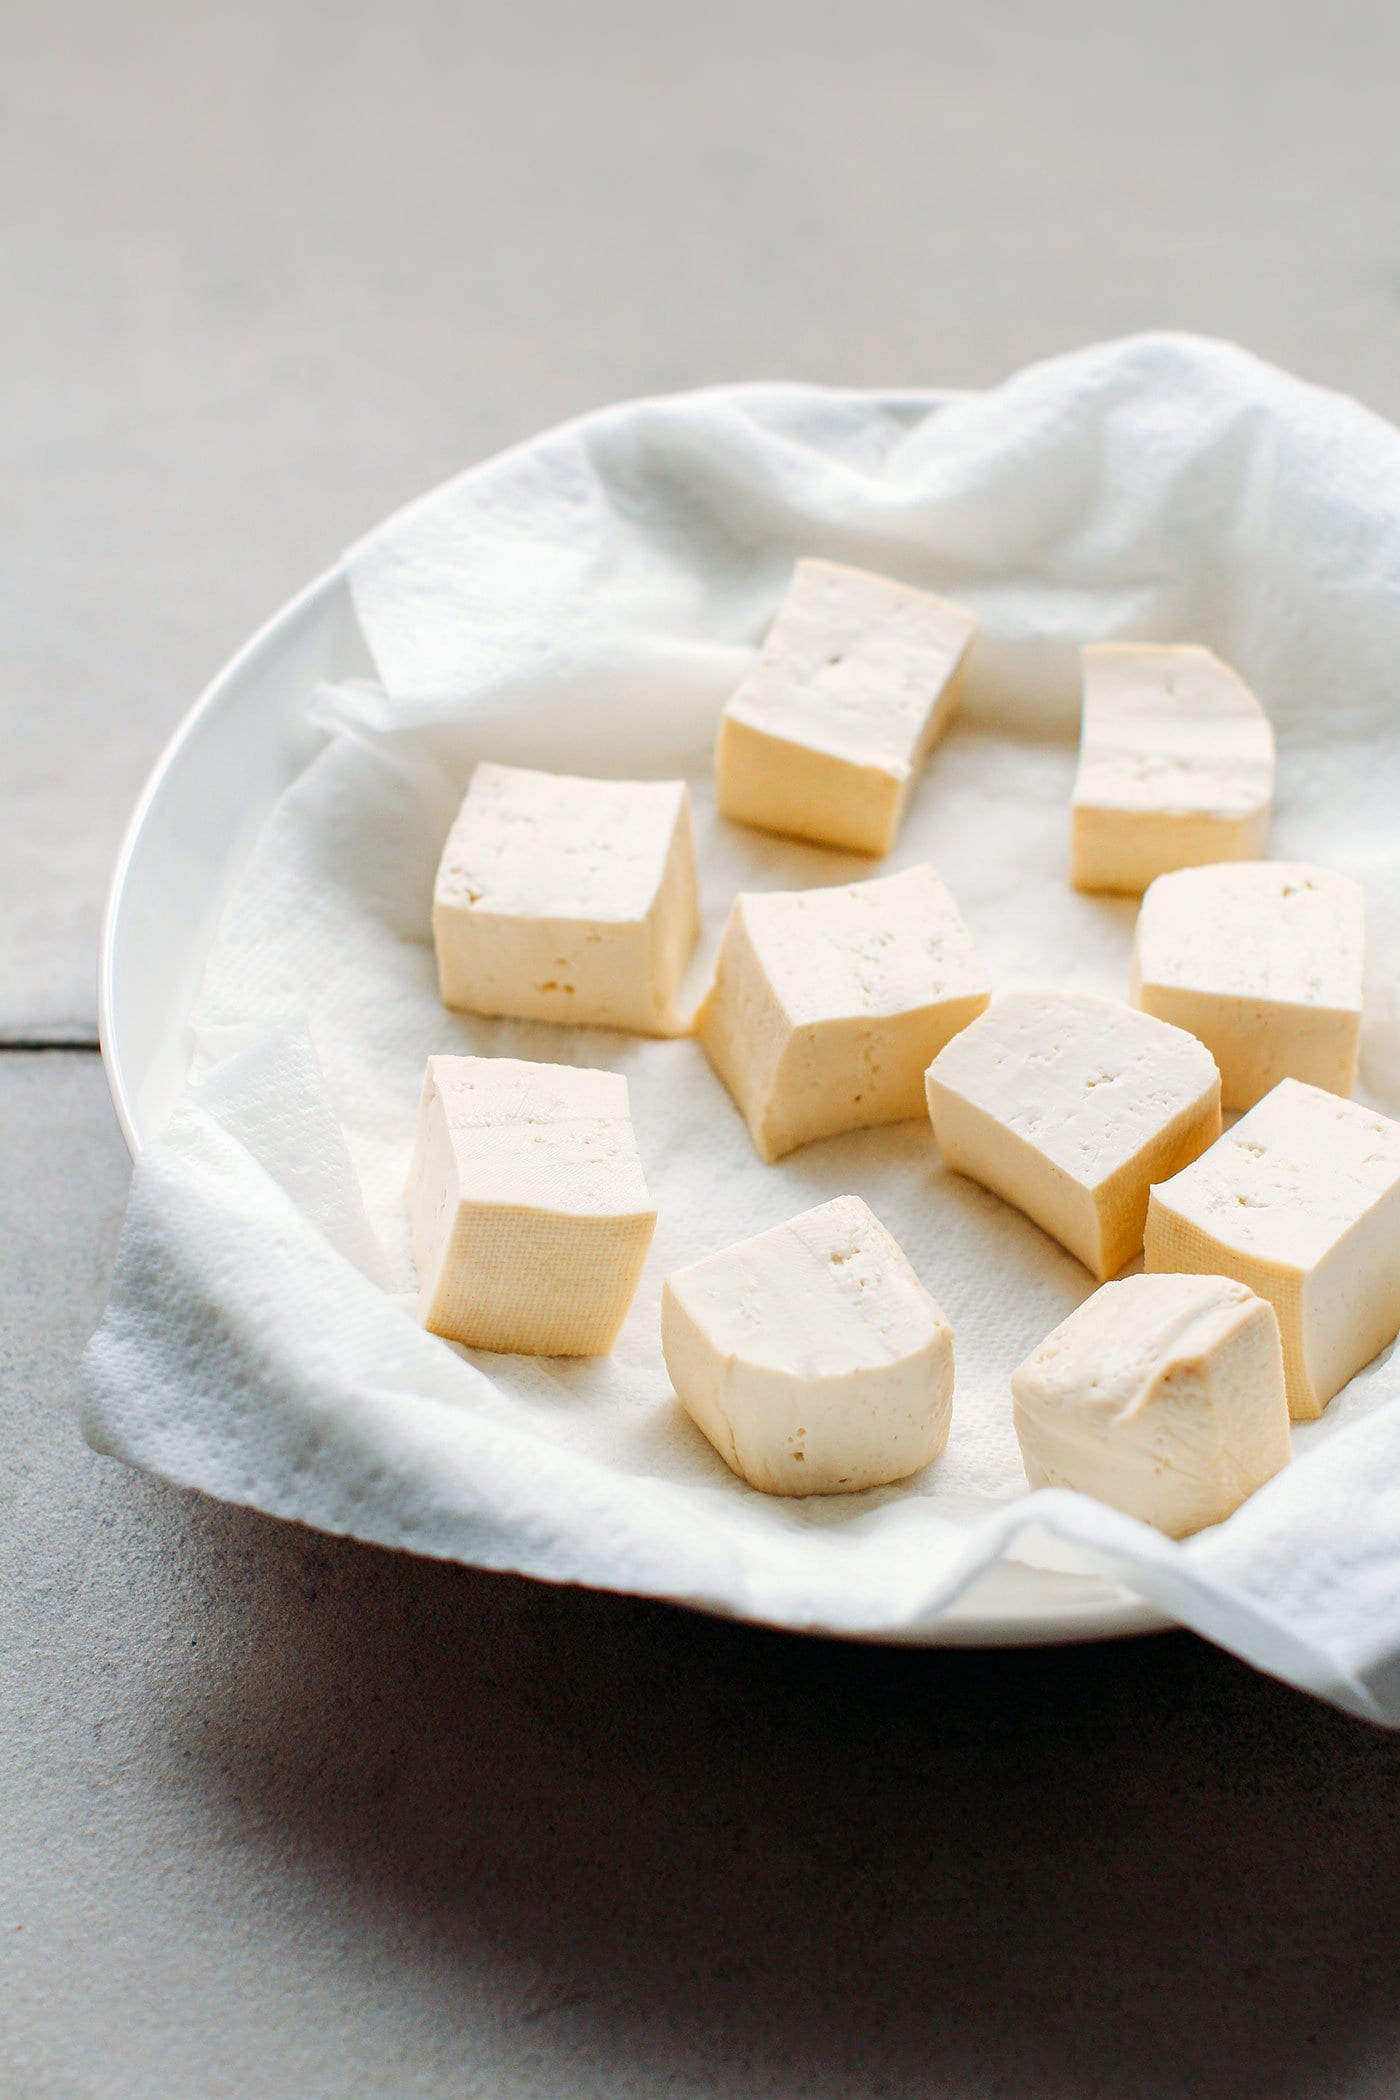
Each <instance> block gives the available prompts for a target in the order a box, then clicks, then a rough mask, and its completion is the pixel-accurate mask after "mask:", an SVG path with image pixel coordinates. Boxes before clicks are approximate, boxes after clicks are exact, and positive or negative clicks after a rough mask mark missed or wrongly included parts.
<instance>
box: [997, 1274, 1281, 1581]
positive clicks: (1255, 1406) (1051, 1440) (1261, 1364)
mask: <svg viewBox="0 0 1400 2100" xmlns="http://www.w3.org/2000/svg"><path fill="white" fill-rule="evenodd" d="M1011 1396H1012V1401H1013V1403H1014V1407H1013V1413H1014V1420H1015V1425H1016V1439H1017V1442H1018V1443H1019V1444H1020V1446H1021V1456H1022V1458H1023V1460H1024V1461H1025V1467H1026V1478H1027V1480H1029V1482H1030V1484H1031V1486H1032V1487H1033V1488H1041V1487H1064V1488H1075V1489H1077V1490H1078V1491H1079V1493H1080V1494H1082V1495H1094V1496H1096V1497H1097V1498H1098V1500H1099V1501H1100V1502H1107V1503H1109V1504H1110V1505H1111V1507H1112V1508H1114V1509H1121V1510H1124V1511H1126V1513H1127V1514H1128V1516H1130V1517H1140V1518H1141V1519H1142V1521H1143V1523H1144V1524H1153V1525H1155V1526H1156V1528H1157V1529H1158V1530H1159V1531H1164V1532H1166V1533H1167V1535H1168V1537H1169V1538H1175V1539H1179V1538H1185V1537H1186V1536H1187V1534H1188V1533H1189V1532H1193V1531H1200V1530H1202V1529H1203V1528H1204V1526H1206V1525H1207V1524H1220V1523H1223V1521H1224V1520H1225V1518H1226V1517H1228V1516H1229V1515H1230V1513H1231V1511H1232V1510H1236V1509H1238V1508H1239V1506H1240V1504H1241V1503H1242V1502H1243V1501H1245V1500H1246V1498H1247V1497H1248V1496H1250V1495H1252V1494H1253V1493H1254V1490H1255V1489H1256V1488H1259V1487H1262V1486H1263V1485H1264V1482H1265V1481H1266V1480H1272V1478H1273V1476H1274V1474H1275V1473H1277V1472H1278V1471H1279V1470H1280V1469H1281V1468H1282V1467H1283V1466H1286V1465H1287V1463H1288V1458H1289V1437H1288V1399H1287V1395H1286V1394H1285V1392H1284V1384H1283V1351H1282V1349H1281V1348H1280V1346H1279V1333H1278V1320H1277V1318H1276V1317H1275V1315H1274V1309H1273V1307H1272V1306H1271V1305H1270V1304H1269V1303H1268V1302H1267V1300H1265V1299H1263V1298H1257V1297H1256V1296H1255V1295H1254V1293H1253V1291H1250V1290H1246V1289H1245V1287H1244V1285H1243V1284H1242V1283H1231V1282H1230V1281H1228V1279H1227V1278H1225V1277H1223V1276H1125V1277H1124V1278H1123V1279H1122V1281H1121V1282H1119V1283H1106V1284H1104V1286H1103V1288H1102V1289H1101V1290H1097V1291H1095V1293H1094V1295H1093V1297H1092V1298H1086V1299H1085V1301H1084V1303H1083V1304H1082V1305H1081V1306H1080V1307H1079V1308H1078V1309H1077V1311H1075V1312H1072V1313H1071V1314H1070V1316H1069V1318H1068V1319H1067V1320H1065V1321H1063V1322H1062V1323H1061V1325H1060V1326H1058V1327H1057V1328H1056V1329H1055V1331H1054V1333H1053V1334H1051V1335H1048V1336H1047V1337H1046V1339H1045V1340H1044V1341H1043V1342H1042V1343H1041V1345H1040V1347H1039V1348H1038V1349H1036V1350H1035V1351H1034V1352H1033V1353H1032V1354H1031V1355H1030V1356H1028V1357H1027V1358H1026V1361H1025V1362H1024V1363H1023V1364H1022V1365H1021V1367H1020V1369H1019V1370H1017V1371H1014V1372H1013V1373H1012V1377H1011Z"/></svg>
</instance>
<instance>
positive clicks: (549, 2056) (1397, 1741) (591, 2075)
mask: <svg viewBox="0 0 1400 2100" xmlns="http://www.w3.org/2000/svg"><path fill="white" fill-rule="evenodd" d="M150 1492H152V1493H153V1494H158V1495H160V1497H161V1499H162V1500H165V1499H166V1495H165V1493H164V1491H160V1490H151V1491H150ZM169 1500H170V1501H177V1502H178V1503H181V1504H183V1505H184V1512H185V1514H186V1516H187V1518H188V1522H189V1525H190V1527H191V1529H192V1531H193V1533H194V1534H195V1535H194V1536H193V1537H190V1538H189V1540H188V1544H189V1547H190V1550H191V1554H192V1556H193V1558H194V1559H195V1560H196V1561H198V1562H199V1563H200V1579H201V1581H202V1582H205V1583H208V1584H210V1585H212V1586H213V1587H214V1588H216V1589H218V1590H221V1591H222V1592H223V1604H222V1609H221V1613H220V1616H221V1618H222V1619H223V1621H224V1623H225V1625H226V1627H228V1628H229V1629H230V1630H234V1629H235V1622H236V1637H235V1638H233V1639H231V1640H226V1641H224V1642H223V1643H221V1652H220V1653H219V1654H218V1655H217V1656H214V1657H211V1656H209V1655H208V1654H207V1653H201V1652H198V1651H196V1650H191V1651H190V1661H189V1665H188V1668H187V1669H185V1670H183V1671H182V1672H181V1673H180V1675H179V1676H178V1677H177V1678H176V1679H175V1680H174V1681H172V1682H171V1683H170V1684H169V1686H168V1687H167V1692H168V1698H167V1700H166V1702H165V1711H164V1712H163V1715H162V1729H163V1730H164V1729H165V1728H171V1729H172V1730H173V1732H174V1735H175V1744H172V1748H174V1747H176V1745H178V1748H179V1751H180V1752H181V1753H183V1757H184V1759H185V1760H186V1762H185V1765H184V1770H185V1771H186V1773H187V1774H188V1775H189V1777H190V1779H191V1780H192V1781H193V1783H194V1784H195V1785H196V1786H197V1787H198V1788H199V1789H200V1790H201V1791H206V1792H212V1793H213V1794H214V1795H215V1796H216V1797H218V1806H219V1810H220V1813H221V1815H222V1816H223V1818H224V1819H225V1820H226V1821H228V1820H230V1819H231V1820H232V1823H233V1825H234V1827H235V1828H237V1829H238V1831H239V1832H240V1840H239V1841H240V1842H242V1843H245V1844H249V1845H265V1846H269V1847H275V1848H278V1849H279V1850H280V1851H281V1852H282V1853H283V1854H292V1855H294V1856H295V1860H296V1864H297V1871H298V1873H299V1874H301V1875H304V1876H307V1877H311V1878H312V1880H313V1881H314V1883H315V1889H316V1895H317V1900H318V1901H319V1902H320V1904H321V1905H322V1906H340V1907H342V1908H343V1910H344V1913H345V1918H346V1924H347V1930H349V1928H350V1922H351V1920H352V1919H353V1921H354V1928H353V1929H354V1931H355V1933H356V1934H358V1935H361V1936H364V1935H366V1934H368V1935H369V1939H370V1942H371V1944H372V1945H373V1946H374V1947H376V1948H377V1949H379V1950H380V1952H379V1955H378V1960H379V1962H380V1963H381V1964H382V1967H381V1968H380V1975H381V1978H382V1989H383V1992H384V1994H385V1996H386V1997H392V1996H393V1995H394V1994H395V1993H396V1992H398V1991H401V1990H406V1989H411V1991H412V1992H413V1994H414V1996H415V1998H416V2000H417V2001H418V2003H419V2005H420V2007H426V2008H427V2010H428V2012H429V2016H430V2017H431V2019H433V2020H434V2021H435V2022H437V2023H439V2025H440V2031H441V2032H442V2034H443V2037H444V2041H445V2043H447V2042H451V2043H452V2045H453V2046H454V2047H456V2048H457V2049H459V2051H460V2056H459V2061H460V2063H461V2064H462V2065H463V2067H465V2065H466V2064H468V2063H470V2062H471V2061H473V2051H474V2049H477V2048H479V2046H480V2044H481V2042H482V2039H483V2036H482V2026H481V2022H482V2013H481V2002H482V1997H481V1994H482V1992H483V1990H484V1991H485V1993H486V1997H487V1999H488V2000H489V2003H490V2006H491V2008H492V2013H491V2023H490V2024H491V2037H490V2040H491V2048H492V2049H493V2050H494V2051H495V2052H496V2058H497V2061H498V2064H499V2068H500V2077H499V2086H498V2088H497V2087H491V2086H489V2085H488V2086H484V2087H483V2088H482V2090H497V2089H499V2090H501V2091H503V2092H504V2091H507V2090H508V2091H510V2092H512V2093H513V2092H516V2091H521V2092H531V2093H534V2092H542V2093H543V2092H552V2091H555V2090H559V2091H563V2090H566V2089H567V2091H568V2092H569V2094H570V2095H571V2096H574V2095H578V2094H583V2093H592V2092H595V2091H596V2092H599V2093H607V2094H609V2095H616V2096H620V2095H624V2094H633V2093H638V2094H648V2095H651V2094H656V2093H659V2092H662V2091H665V2092H668V2093H683V2094H689V2093H697V2094H699V2093H716V2094H722V2095H725V2096H726V2100H728V2096H733V2100H746V2096H748V2095H749V2094H759V2093H762V2094H780V2095H783V2096H791V2100H797V2096H800V2095H808V2094H813V2095H823V2096H825V2095H846V2094H860V2095H870V2096H874V2095H884V2094H889V2095H907V2094H919V2095H924V2094H927V2095H943V2094H949V2095H954V2094H956V2095H959V2096H975V2100H994V2096H997V2095H1008V2096H1015V2100H1061V2096H1063V2100H1091V2096H1092V2100H1100V2096H1102V2100H1135V2096H1137V2095H1142V2096H1145V2100H1146V2096H1150V2100H1170V2096H1173V2095H1177V2094H1182V2095H1186V2094H1190V2095H1210V2096H1212V2100H1234V2096H1240V2100H1245V2096H1248V2100H1292V2096H1302V2095H1309V2096H1311V2095H1317V2096H1321V2095H1324V2094H1326V2095H1332V2094H1340V2093H1341V2092H1343V2090H1345V2091H1346V2093H1347V2094H1348V2096H1349V2100H1350V2096H1352V2095H1354V2094H1356V2095H1359V2093H1360V2091H1361V2090H1362V2088H1361V2087H1360V2086H1354V2085H1352V2084H1349V2083H1348V2082H1347V2081H1348V2072H1349V2067H1352V2066H1354V2065H1356V2064H1357V2063H1358V2062H1361V2061H1364V2063H1365V2065H1366V2066H1367V2069H1368V2070H1370V2071H1373V2070H1374V2068H1375V2065H1376V2063H1377V2061H1378V2059H1383V2060H1386V2061H1388V2062H1389V2063H1390V2064H1391V2065H1392V2066H1396V2065H1397V2063H1400V1987H1398V1986H1400V1738H1396V1737H1392V1736H1387V1735H1385V1734H1382V1733H1380V1732H1379V1731H1376V1730H1372V1729H1370V1728H1367V1727H1366V1726H1364V1725H1363V1724H1361V1723H1359V1722H1354V1721H1351V1720H1349V1719H1347V1718H1345V1717H1343V1716H1341V1715H1339V1714H1336V1713H1334V1712H1332V1711H1330V1710H1329V1709H1327V1708H1324V1707H1322V1706H1320V1705H1318V1704H1315V1703H1313V1702H1311V1701H1309V1700H1307V1699H1305V1698H1303V1697H1301V1696H1300V1695H1298V1694H1296V1693H1293V1692H1291V1691H1289V1690H1286V1689H1284V1688H1283V1687H1281V1686H1279V1685H1276V1684H1273V1683H1271V1682H1269V1681H1267V1680H1265V1679H1262V1678H1259V1677H1257V1676H1255V1675H1253V1674H1251V1673H1250V1672H1249V1671H1247V1670H1246V1669H1244V1668H1243V1667H1242V1666H1240V1665H1238V1664H1236V1663H1234V1662H1233V1661H1232V1660H1230V1659H1229V1658H1227V1657H1224V1656H1222V1655H1220V1654H1217V1653H1216V1652H1215V1651H1213V1650H1212V1649H1210V1648H1208V1647H1207V1646H1205V1645H1204V1644H1202V1643H1200V1642H1198V1641H1196V1640H1194V1639H1193V1638H1191V1637H1190V1636H1187V1635H1175V1634H1173V1635H1165V1636H1159V1637H1156V1638H1152V1639H1147V1640H1139V1641H1136V1642H1132V1643H1124V1644H1118V1645H1115V1646H1111V1647H1098V1648H1096V1647H1086V1648H1062V1649H1053V1650H1043V1651H1039V1652H1024V1653H996V1654H985V1655H977V1654H969V1653H958V1652H949V1653H938V1652H918V1651H911V1650H882V1649H875V1648H860V1647H853V1646H846V1645H842V1644H839V1643H836V1642H828V1641H817V1640H803V1639H798V1638H793V1637H789V1636H784V1635H780V1634H772V1633H766V1632H762V1631H756V1630H754V1629H751V1628H745V1627H739V1626H732V1625H727V1624H723V1623H720V1622H716V1621H712V1620H707V1619H703V1618H699V1617H695V1616H692V1615H689V1614H686V1613H683V1612H680V1611H677V1610H672V1609H670V1608H668V1607H666V1606H662V1605H652V1604H644V1603H638V1602H636V1601H633V1600H629V1599H624V1598H616V1597H609V1596H601V1595H594V1594H588V1593H584V1592H579V1591H570V1590H553V1589H550V1588H547V1587H545V1586H542V1585H538V1584H532V1583H528V1582H525V1581H522V1580H519V1579H516V1578H511V1577H500V1576H487V1575H480V1574H476V1573H473V1572H470V1571H466V1570H462V1569H457V1568H452V1567H445V1566H440V1565H435V1564H432V1563H428V1562H421V1561H414V1560H411V1559H407V1558H404V1557H401V1556H398V1555H394V1554H390V1553H385V1552H379V1551H376V1550H372V1549H368V1548H362V1547H356V1546H352V1545H349V1544H347V1543H344V1542H341V1541H335V1540H327V1539H323V1538H318V1537H315V1536H313V1535H311V1534H308V1533H305V1532H301V1531H297V1530H294V1529H291V1528H288V1527H284V1526H279V1525H276V1524H274V1523H272V1522H270V1521H268V1520H265V1519H262V1518H257V1517H252V1516H249V1515H247V1514H245V1513H241V1512H234V1511H227V1510H220V1509H217V1508H215V1507H214V1506H213V1505H210V1504H207V1503H203V1502H200V1501H199V1500H198V1499H197V1498H193V1497H189V1498H186V1497H180V1498H175V1497H170V1498H169ZM174 1515H175V1512H174V1510H170V1509H167V1512H166V1516H167V1521H168V1520H169V1519H171V1518H173V1517H174ZM234 1599H238V1600H240V1601H239V1603H238V1608H237V1610H236V1611H235V1610H234V1609H233V1608H232V1606H233V1601H234ZM172 1701H173V1710H172V1708H171V1703H170V1702H172ZM564 2059H567V2074H565V2073H564V2072H563V2071H562V2070H560V2064H561V2062H562V2061H563V2060H564ZM511 2066H513V2067H514V2068H513V2069H510V2068H509V2067H511ZM522 2066H524V2068H522ZM551 2066H553V2068H554V2070H555V2071H557V2072H559V2080H558V2081H555V2080H554V2079H553V2078H552V2074H551ZM522 2080H523V2082H521V2081H522ZM407 2089H408V2088H405V2090H407ZM420 2089H421V2090H432V2091H434V2092H435V2091H437V2090H438V2087H437V2086H436V2085H431V2086H423V2087H421V2088H420V2086H419V2085H418V2084H417V2083H416V2082H415V2083H414V2085H413V2087H412V2090H413V2091H415V2092H416V2091H419V2090H420ZM447 2089H448V2088H447V2087H446V2086H445V2085H444V2087H443V2090H447ZM452 2089H453V2090H456V2089H457V2088H456V2087H455V2086H454V2087H453V2088H452ZM1383 2089H1384V2090H1385V2091H1387V2092H1389V2091H1393V2090H1396V2089H1400V2071H1398V2072H1397V2080H1396V2084H1394V2085H1392V2086H1391V2087H1388V2088H1382V2086H1380V2085H1373V2084H1372V2083H1370V2082H1369V2078H1364V2090H1365V2091H1366V2092H1367V2093H1370V2092H1372V2091H1374V2092H1377V2093H1379V2092H1381V2091H1382V2090H1383ZM471 2090H476V2087H475V2086H473V2087H472V2088H471Z"/></svg>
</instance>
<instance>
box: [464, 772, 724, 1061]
mask: <svg viewBox="0 0 1400 2100" xmlns="http://www.w3.org/2000/svg"><path fill="white" fill-rule="evenodd" d="M698 931H699V907H698V898H697V888H696V879H695V847H694V840H693V834H692V830H691V822H690V796H689V792H688V790H687V788H686V786H685V783H684V781H680V780H581V779H576V778H574V777H573V776H572V775H570V774H566V773H534V772H529V771H527V770H525V769H523V768H521V767H518V766H497V765H479V766H478V767H477V769H476V771H475V772H474V773H473V775H472V778H471V784H470V786H469V788H468V789H467V795H466V800H465V801H464V802H463V804H462V807H461V810H460V812H459V814H458V816H457V820H456V822H455V823H454V824H453V826H452V830H451V832H450V833H449V835H448V840H447V844H446V845H445V846H444V848H443V852H442V860H441V862H440V864H439V867H438V874H437V884H436V888H435V890H434V893H433V943H434V946H435V947H436V949H437V963H438V983H439V987H440V990H441V993H442V1002H443V1005H444V1006H452V1007H459V1008H463V1009H465V1010H466V1011H468V1012H471V1013H478V1014H512V1015H514V1016H515V1017H516V1018H517V1019H519V1020H523V1021H558V1022H562V1023H563V1024H565V1025H566V1026H568V1025H572V1024H575V1023H590V1024H592V1025H594V1026H596V1027H599V1028H621V1029H628V1030H630V1031H631V1032H632V1033H634V1034H637V1035H669V1034H673V1033H676V1032H678V1031H679V1030H680V1026H681V1024H680V1022H679V1020H678V1017H677V1015H676V1013H675V999H676V993H677V989H678V987H679V985H680V980H681V975H682V973H683V971H684V969H685V965H686V961H687V959H688V957H689V955H690V951H691V949H692V948H693V946H694V945H695V938H696V935H697V933H698Z"/></svg>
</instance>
